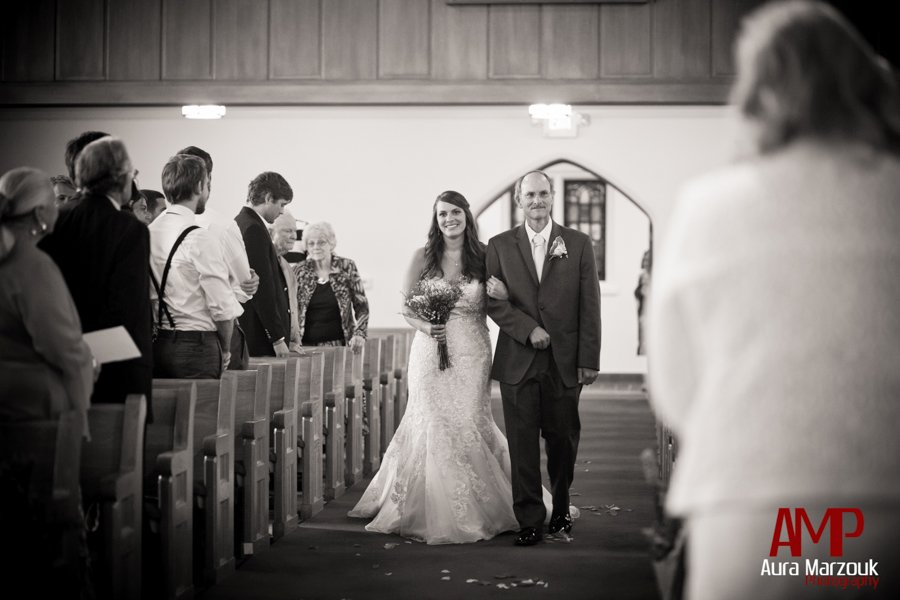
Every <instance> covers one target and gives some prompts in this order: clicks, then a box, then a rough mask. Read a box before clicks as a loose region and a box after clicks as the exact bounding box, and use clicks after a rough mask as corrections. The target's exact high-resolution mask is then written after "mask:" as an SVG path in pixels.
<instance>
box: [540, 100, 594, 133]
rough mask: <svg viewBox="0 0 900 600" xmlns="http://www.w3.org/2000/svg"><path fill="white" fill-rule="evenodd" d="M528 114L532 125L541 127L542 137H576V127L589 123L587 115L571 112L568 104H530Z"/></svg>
mask: <svg viewBox="0 0 900 600" xmlns="http://www.w3.org/2000/svg"><path fill="white" fill-rule="evenodd" d="M528 114H529V115H531V122H532V124H535V125H538V124H540V125H543V130H544V137H568V138H573V137H577V136H578V127H579V126H581V125H589V124H590V122H591V119H590V117H589V116H588V115H583V114H581V113H578V112H575V111H573V110H572V105H570V104H532V105H531V106H529V107H528Z"/></svg>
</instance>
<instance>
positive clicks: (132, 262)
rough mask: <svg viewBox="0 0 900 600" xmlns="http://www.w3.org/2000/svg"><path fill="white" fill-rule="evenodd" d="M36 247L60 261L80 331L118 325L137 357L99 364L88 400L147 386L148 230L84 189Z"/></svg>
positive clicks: (116, 397) (118, 396) (120, 396)
mask: <svg viewBox="0 0 900 600" xmlns="http://www.w3.org/2000/svg"><path fill="white" fill-rule="evenodd" d="M40 247H41V249H42V250H44V252H46V253H47V254H49V255H50V257H51V258H53V260H54V261H55V262H56V264H57V265H58V266H59V270H60V271H61V272H62V275H63V278H64V279H65V280H66V285H67V286H68V288H69V292H70V293H71V294H72V299H73V300H74V301H75V307H76V308H77V309H78V316H79V318H80V319H81V327H82V329H83V330H84V331H85V332H88V331H95V330H98V329H106V328H108V327H115V326H118V325H123V326H124V327H125V329H126V330H127V331H128V333H129V334H130V335H131V337H132V339H133V340H134V343H135V345H136V346H137V348H138V350H139V351H140V352H141V356H140V358H135V359H132V360H126V361H120V362H114V363H107V364H105V365H103V368H102V370H101V372H100V378H99V379H98V380H97V382H96V383H95V384H94V393H93V395H92V396H91V401H92V402H97V403H104V402H115V403H121V402H125V396H126V395H128V394H144V395H145V396H146V397H147V400H148V405H149V400H150V392H151V390H152V386H153V384H152V378H153V348H152V342H151V331H150V328H151V316H150V311H151V309H150V277H149V275H148V267H149V264H150V233H149V232H148V231H147V226H146V225H144V224H143V223H141V222H140V221H138V220H137V219H136V218H135V217H134V216H133V215H131V214H129V213H125V212H122V211H120V210H116V208H115V207H114V206H113V205H112V202H111V201H110V199H109V198H107V197H106V196H101V195H96V194H87V195H85V196H84V197H83V198H82V199H81V201H80V202H78V203H77V204H76V205H75V206H73V207H72V208H71V209H69V210H66V211H61V212H60V216H59V219H58V220H57V222H56V227H55V229H54V232H53V233H52V234H51V235H49V236H47V237H46V238H44V239H43V240H41V242H40Z"/></svg>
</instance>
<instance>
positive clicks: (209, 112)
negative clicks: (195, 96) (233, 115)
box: [181, 104, 225, 119]
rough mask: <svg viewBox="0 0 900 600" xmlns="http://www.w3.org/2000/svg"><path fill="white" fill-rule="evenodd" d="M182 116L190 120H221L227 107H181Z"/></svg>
mask: <svg viewBox="0 0 900 600" xmlns="http://www.w3.org/2000/svg"><path fill="white" fill-rule="evenodd" d="M181 115H182V116H183V117H185V118H188V119H221V118H222V117H224V116H225V107H224V106H222V105H220V104H188V105H185V106H182V107H181Z"/></svg>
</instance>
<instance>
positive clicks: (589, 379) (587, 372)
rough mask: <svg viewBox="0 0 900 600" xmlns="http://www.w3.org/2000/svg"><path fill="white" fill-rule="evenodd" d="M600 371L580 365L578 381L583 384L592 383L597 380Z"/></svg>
mask: <svg viewBox="0 0 900 600" xmlns="http://www.w3.org/2000/svg"><path fill="white" fill-rule="evenodd" d="M599 374H600V371H598V370H597V369H588V368H587V367H578V383H580V384H581V385H591V384H592V383H594V382H595V381H597V376H598V375H599Z"/></svg>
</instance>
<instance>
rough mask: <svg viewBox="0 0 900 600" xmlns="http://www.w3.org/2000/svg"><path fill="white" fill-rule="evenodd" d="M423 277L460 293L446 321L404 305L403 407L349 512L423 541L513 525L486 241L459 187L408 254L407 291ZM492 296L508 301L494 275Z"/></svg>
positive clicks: (485, 534) (439, 203) (463, 538)
mask: <svg viewBox="0 0 900 600" xmlns="http://www.w3.org/2000/svg"><path fill="white" fill-rule="evenodd" d="M420 278H443V279H445V280H447V281H451V282H458V283H459V285H460V286H461V288H462V297H461V298H460V300H459V301H458V302H457V303H456V306H455V307H454V309H453V311H452V312H451V315H450V320H449V321H448V322H447V324H446V326H445V325H432V324H430V323H428V322H426V321H423V320H420V319H417V318H415V317H414V316H412V314H411V313H410V312H409V310H408V309H404V310H405V312H404V318H405V319H406V321H407V322H408V323H409V324H410V325H411V326H413V327H415V328H416V329H417V330H418V332H417V333H416V335H415V338H414V339H413V342H412V348H411V349H410V356H409V401H408V403H407V407H406V413H405V414H404V416H403V420H402V421H401V423H400V426H399V427H398V429H397V431H396V433H395V434H394V438H393V439H392V440H391V443H390V445H389V446H388V448H387V451H386V452H385V455H384V460H383V461H382V464H381V469H380V470H379V471H378V473H377V474H376V475H375V477H374V478H373V479H372V482H371V483H370V484H369V487H368V488H367V489H366V491H365V493H364V494H363V496H362V498H361V499H360V501H359V503H358V504H357V505H356V507H354V508H353V510H351V511H350V513H349V515H350V516H351V517H362V518H372V517H374V519H372V521H371V522H370V523H369V524H368V525H366V529H367V530H368V531H376V532H381V533H396V534H399V535H401V536H404V537H407V538H411V539H415V540H419V541H425V542H427V543H429V544H452V543H464V542H474V541H477V540H486V539H490V538H492V537H494V536H495V535H497V534H498V533H502V532H504V531H510V530H515V529H518V526H519V525H518V521H517V520H516V516H515V514H514V513H513V501H512V488H511V484H510V461H509V450H508V447H507V442H506V438H505V437H504V436H503V434H502V433H501V432H500V430H499V429H498V428H497V425H496V423H494V418H493V416H492V415H491V399H490V372H491V346H490V337H489V335H488V329H487V323H486V321H485V303H486V300H485V281H484V278H485V266H484V246H483V245H482V244H481V243H480V242H479V241H478V228H477V225H476V223H475V220H474V218H473V217H472V212H471V211H470V210H469V203H468V201H466V199H465V197H463V196H462V194H459V193H458V192H453V191H447V192H444V193H442V194H441V195H440V196H438V197H437V200H436V201H435V203H434V217H433V219H432V221H431V228H430V230H429V232H428V242H427V244H426V245H425V248H421V249H419V250H418V251H416V253H415V255H414V256H413V259H412V264H411V265H410V268H409V271H408V273H407V279H406V282H405V289H406V290H409V289H411V288H412V287H413V285H414V284H415V282H416V281H417V280H419V279H420ZM494 289H496V291H493V290H494ZM491 297H496V298H498V299H500V300H502V299H505V298H506V297H507V296H506V288H505V287H504V286H503V284H502V283H501V282H499V280H496V281H495V280H493V279H492V292H491ZM441 341H446V343H447V347H448V350H449V355H450V362H451V366H450V368H448V369H446V370H444V371H442V370H440V369H439V368H438V351H437V344H438V342H441ZM546 495H549V494H546ZM548 514H549V513H548Z"/></svg>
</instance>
